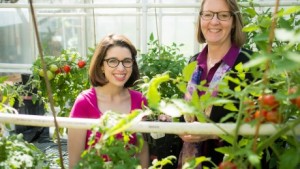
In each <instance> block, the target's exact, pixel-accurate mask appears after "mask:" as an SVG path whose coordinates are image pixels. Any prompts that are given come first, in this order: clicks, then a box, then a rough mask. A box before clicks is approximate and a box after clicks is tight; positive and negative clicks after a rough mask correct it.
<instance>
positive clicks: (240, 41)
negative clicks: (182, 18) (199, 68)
mask: <svg viewBox="0 0 300 169" xmlns="http://www.w3.org/2000/svg"><path fill="white" fill-rule="evenodd" d="M224 1H225V2H226V3H227V5H228V6H229V11H230V12H232V14H233V26H234V27H233V29H232V31H231V42H232V43H234V44H235V45H237V46H239V47H242V46H243V45H244V43H245V41H246V36H245V34H244V32H243V31H242V29H243V21H242V15H241V13H240V9H239V7H238V3H237V1H236V0H224ZM205 2H206V0H202V3H201V7H200V12H202V11H203V5H204V3H205ZM199 14H200V13H199ZM197 29H198V30H197V40H198V42H199V43H205V42H206V39H205V37H204V35H203V33H202V30H201V15H199V16H198V27H197Z"/></svg>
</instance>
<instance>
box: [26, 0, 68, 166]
mask: <svg viewBox="0 0 300 169" xmlns="http://www.w3.org/2000/svg"><path fill="white" fill-rule="evenodd" d="M29 4H30V10H31V16H32V21H33V25H34V30H35V35H36V40H37V45H38V49H39V55H40V58H41V62H42V67H43V71H44V74H45V82H46V87H47V93H48V98H49V102H50V108H51V111H52V115H53V118H54V124H55V134H56V136H57V144H58V150H59V157H60V165H61V168H62V169H64V163H63V157H62V149H61V142H60V136H59V126H58V123H57V120H56V111H55V109H54V100H53V95H52V90H51V85H50V82H49V79H48V75H47V69H46V64H45V61H44V56H43V49H42V45H41V41H40V37H39V33H38V32H39V31H38V27H37V23H36V19H35V13H34V9H33V5H32V0H29Z"/></svg>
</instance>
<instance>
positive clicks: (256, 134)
mask: <svg viewBox="0 0 300 169" xmlns="http://www.w3.org/2000/svg"><path fill="white" fill-rule="evenodd" d="M279 2H280V0H276V4H275V9H274V14H273V18H272V25H271V29H270V34H269V43H268V48H267V53H271V52H272V44H273V41H274V35H275V33H274V32H275V27H276V23H277V20H276V18H277V12H278V7H279ZM269 69H270V59H268V60H267V63H266V69H265V72H264V75H263V83H264V84H265V85H266V84H267V83H268V82H269V81H268V78H267V76H268V72H269ZM264 91H265V90H263V93H264ZM259 107H260V108H259V109H260V110H259V111H260V112H261V109H262V108H261V105H260V106H259ZM261 123H262V121H261V120H259V121H258V123H257V125H256V131H255V135H254V142H253V147H252V149H253V151H254V152H256V148H257V138H258V132H259V128H260V126H261Z"/></svg>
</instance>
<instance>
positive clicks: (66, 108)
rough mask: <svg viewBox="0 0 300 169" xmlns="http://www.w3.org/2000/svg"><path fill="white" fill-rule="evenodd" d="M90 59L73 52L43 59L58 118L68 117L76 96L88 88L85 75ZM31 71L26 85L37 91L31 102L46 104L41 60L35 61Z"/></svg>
mask: <svg viewBox="0 0 300 169" xmlns="http://www.w3.org/2000/svg"><path fill="white" fill-rule="evenodd" d="M90 52H91V53H92V52H93V49H90ZM90 58H91V55H89V56H87V57H86V58H84V57H82V56H80V55H79V53H78V52H76V51H74V50H63V51H62V53H61V55H60V56H46V57H45V59H44V60H45V62H46V67H47V75H48V78H49V80H50V84H51V89H52V93H53V100H54V105H55V107H58V108H59V112H58V116H62V117H67V116H69V112H70V110H71V108H72V106H73V103H74V101H75V99H76V97H77V96H78V94H79V93H80V92H82V91H83V90H85V89H87V88H89V87H90V83H89V80H88V73H87V69H88V67H89V60H90ZM31 69H32V79H31V80H30V81H29V82H28V83H29V84H30V85H31V86H32V87H33V88H37V90H38V93H37V95H34V96H33V100H41V101H43V102H44V103H48V102H49V101H48V93H47V89H46V83H45V80H44V76H45V75H44V72H43V70H42V65H41V60H40V59H37V60H36V61H35V62H34V63H33V66H32V68H31ZM45 105H47V104H45Z"/></svg>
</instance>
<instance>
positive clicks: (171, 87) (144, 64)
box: [138, 33, 186, 98]
mask: <svg viewBox="0 0 300 169" xmlns="http://www.w3.org/2000/svg"><path fill="white" fill-rule="evenodd" d="M182 45H183V44H180V45H177V44H176V43H172V45H170V46H166V45H162V44H160V43H159V41H158V40H155V39H154V36H153V33H152V34H151V35H150V38H149V42H148V52H147V53H144V54H141V58H140V59H139V60H138V65H139V68H140V74H141V77H143V80H144V83H143V82H142V84H141V85H140V88H141V90H143V88H145V87H147V83H148V82H149V79H152V78H153V77H155V76H156V75H157V74H163V73H166V72H168V73H169V75H170V77H171V78H173V79H174V80H172V81H169V82H167V83H164V84H162V85H161V86H159V87H160V89H159V90H160V91H161V96H162V97H168V98H171V97H176V98H181V97H182V96H183V95H182V93H181V92H180V91H179V90H178V88H177V87H176V77H177V76H179V75H180V74H181V70H182V69H183V67H184V65H185V64H186V58H185V57H184V56H183V54H180V49H179V47H181V46H182Z"/></svg>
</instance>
